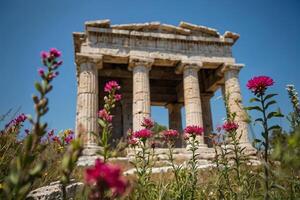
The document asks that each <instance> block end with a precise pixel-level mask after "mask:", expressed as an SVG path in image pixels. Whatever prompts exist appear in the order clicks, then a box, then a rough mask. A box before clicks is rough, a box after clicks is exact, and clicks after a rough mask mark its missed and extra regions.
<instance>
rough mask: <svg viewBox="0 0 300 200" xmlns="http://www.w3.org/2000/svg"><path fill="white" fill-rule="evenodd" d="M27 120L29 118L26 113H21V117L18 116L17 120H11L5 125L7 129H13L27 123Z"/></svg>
mask: <svg viewBox="0 0 300 200" xmlns="http://www.w3.org/2000/svg"><path fill="white" fill-rule="evenodd" d="M26 119H27V116H26V115H25V114H24V113H21V114H20V115H18V116H17V117H16V118H14V119H13V120H11V121H10V122H9V123H7V124H6V125H5V128H8V127H13V126H19V125H21V124H22V123H23V122H25V121H26Z"/></svg>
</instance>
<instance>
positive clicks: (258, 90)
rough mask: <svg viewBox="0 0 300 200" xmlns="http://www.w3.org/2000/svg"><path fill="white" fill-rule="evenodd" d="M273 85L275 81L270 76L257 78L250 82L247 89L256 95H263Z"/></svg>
mask: <svg viewBox="0 0 300 200" xmlns="http://www.w3.org/2000/svg"><path fill="white" fill-rule="evenodd" d="M273 84H274V81H273V79H272V78H270V77H268V76H256V77H253V78H252V79H250V80H249V81H248V83H247V87H248V89H249V90H251V91H252V92H253V93H254V94H255V95H257V94H258V95H263V94H264V92H265V91H266V89H267V88H268V87H269V86H272V85H273Z"/></svg>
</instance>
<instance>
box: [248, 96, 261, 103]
mask: <svg viewBox="0 0 300 200" xmlns="http://www.w3.org/2000/svg"><path fill="white" fill-rule="evenodd" d="M253 102H260V99H259V98H255V97H254V98H251V99H250V103H253Z"/></svg>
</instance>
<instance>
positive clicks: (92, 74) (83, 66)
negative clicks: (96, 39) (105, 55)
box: [75, 55, 102, 154]
mask: <svg viewBox="0 0 300 200" xmlns="http://www.w3.org/2000/svg"><path fill="white" fill-rule="evenodd" d="M76 64H77V66H78V91H77V113H76V131H75V134H76V136H77V137H78V134H82V138H83V141H84V148H85V150H84V152H83V154H94V153H95V152H91V151H93V150H90V149H98V144H97V138H96V136H95V134H98V124H97V112H98V69H100V68H102V56H99V55H98V56H95V57H93V58H88V57H86V56H84V55H76Z"/></svg>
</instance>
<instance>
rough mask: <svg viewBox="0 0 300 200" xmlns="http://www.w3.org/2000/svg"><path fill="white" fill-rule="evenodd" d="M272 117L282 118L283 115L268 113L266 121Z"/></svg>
mask: <svg viewBox="0 0 300 200" xmlns="http://www.w3.org/2000/svg"><path fill="white" fill-rule="evenodd" d="M273 117H283V115H282V114H281V113H280V112H277V111H276V112H270V113H269V114H268V116H267V118H268V119H271V118H273Z"/></svg>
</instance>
